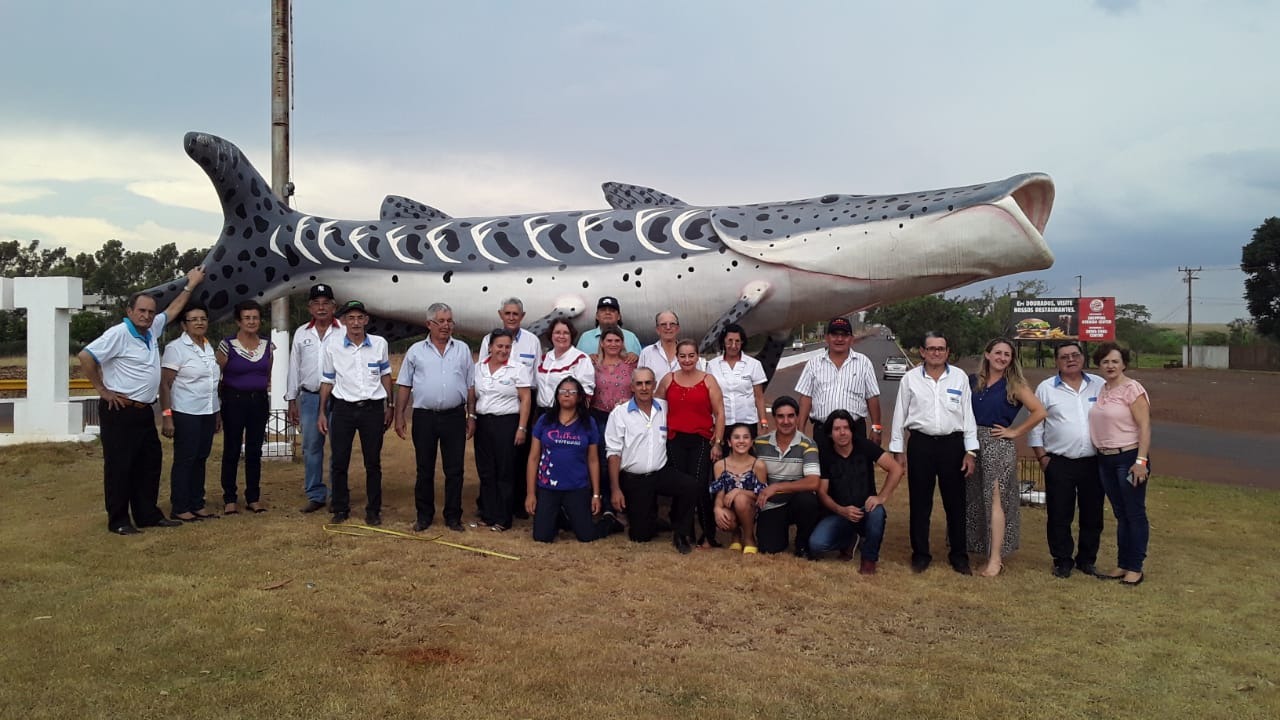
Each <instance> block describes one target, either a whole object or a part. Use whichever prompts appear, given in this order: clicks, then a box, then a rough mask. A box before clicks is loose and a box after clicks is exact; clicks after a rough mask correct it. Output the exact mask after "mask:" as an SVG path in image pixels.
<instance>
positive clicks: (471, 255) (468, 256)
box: [467, 253, 476, 260]
mask: <svg viewBox="0 0 1280 720" xmlns="http://www.w3.org/2000/svg"><path fill="white" fill-rule="evenodd" d="M467 259H468V260H475V259H476V254H475V253H470V254H468V255H467Z"/></svg>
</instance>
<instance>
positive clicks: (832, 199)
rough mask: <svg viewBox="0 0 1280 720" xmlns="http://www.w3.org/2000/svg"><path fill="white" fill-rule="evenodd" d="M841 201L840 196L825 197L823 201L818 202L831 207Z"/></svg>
mask: <svg viewBox="0 0 1280 720" xmlns="http://www.w3.org/2000/svg"><path fill="white" fill-rule="evenodd" d="M839 199H840V196H839V195H823V196H822V199H821V200H819V201H818V202H821V203H822V204H823V205H830V204H831V203H833V202H835V201H837V200H839Z"/></svg>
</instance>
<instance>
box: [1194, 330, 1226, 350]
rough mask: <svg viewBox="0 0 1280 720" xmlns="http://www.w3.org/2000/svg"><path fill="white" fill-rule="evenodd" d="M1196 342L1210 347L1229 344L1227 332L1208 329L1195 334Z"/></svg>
mask: <svg viewBox="0 0 1280 720" xmlns="http://www.w3.org/2000/svg"><path fill="white" fill-rule="evenodd" d="M1195 344H1196V345H1206V346H1209V347H1214V346H1221V345H1227V344H1228V340H1227V334H1226V333H1224V332H1222V331H1221V330H1206V331H1204V332H1202V333H1200V334H1199V335H1196V336H1195Z"/></svg>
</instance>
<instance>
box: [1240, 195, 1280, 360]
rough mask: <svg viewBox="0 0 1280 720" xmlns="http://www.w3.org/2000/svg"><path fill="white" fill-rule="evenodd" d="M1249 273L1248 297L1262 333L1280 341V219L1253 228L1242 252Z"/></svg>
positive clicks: (1255, 323)
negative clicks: (1251, 234) (1251, 236)
mask: <svg viewBox="0 0 1280 720" xmlns="http://www.w3.org/2000/svg"><path fill="white" fill-rule="evenodd" d="M1240 269H1241V270H1243V271H1244V273H1245V279H1244V299H1245V302H1246V303H1247V306H1248V308H1249V314H1250V315H1252V316H1253V322H1254V325H1255V326H1256V327H1257V330H1258V334H1260V335H1264V336H1267V337H1270V338H1273V339H1276V340H1280V218H1276V217H1269V218H1267V219H1266V220H1264V221H1262V224H1261V225H1259V226H1258V227H1256V228H1254V230H1253V239H1252V240H1250V241H1249V244H1248V245H1245V246H1244V250H1243V251H1242V252H1241V254H1240Z"/></svg>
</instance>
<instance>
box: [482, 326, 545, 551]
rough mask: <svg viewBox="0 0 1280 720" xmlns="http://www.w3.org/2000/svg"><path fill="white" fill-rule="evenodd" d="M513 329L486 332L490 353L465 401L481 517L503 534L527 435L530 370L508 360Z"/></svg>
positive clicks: (520, 475)
mask: <svg viewBox="0 0 1280 720" xmlns="http://www.w3.org/2000/svg"><path fill="white" fill-rule="evenodd" d="M514 341H515V338H514V333H512V332H511V331H510V330H507V329H506V328H499V329H497V330H494V331H493V332H492V333H490V334H489V347H488V351H489V356H488V357H485V358H480V362H477V363H476V369H475V384H474V385H473V386H472V387H471V389H470V390H469V391H468V392H470V393H471V398H470V399H469V402H468V403H467V405H469V406H471V407H474V408H475V409H476V433H475V436H474V439H473V442H474V443H475V458H476V475H477V476H479V478H480V508H481V513H482V515H481V519H480V521H481V522H482V523H483V524H485V525H488V526H489V527H490V529H492V530H494V531H497V532H501V531H503V530H508V529H510V528H511V520H512V510H513V508H512V500H511V498H512V495H513V493H514V488H515V483H517V482H524V468H523V467H522V466H521V465H520V463H519V460H518V448H519V446H521V445H523V444H524V443H525V442H526V437H527V436H528V434H529V409H530V408H529V406H530V405H531V392H530V390H529V386H530V384H531V380H530V377H529V368H527V367H525V366H524V364H522V363H520V362H518V361H515V360H512V358H511V347H512V344H513V343H514Z"/></svg>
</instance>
